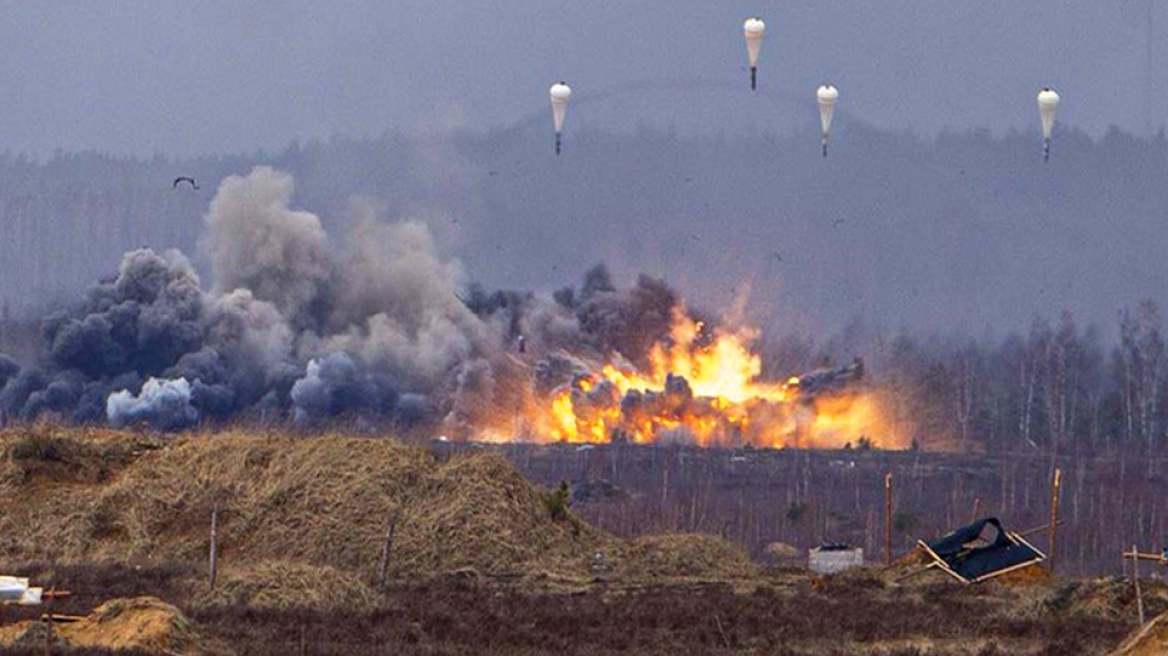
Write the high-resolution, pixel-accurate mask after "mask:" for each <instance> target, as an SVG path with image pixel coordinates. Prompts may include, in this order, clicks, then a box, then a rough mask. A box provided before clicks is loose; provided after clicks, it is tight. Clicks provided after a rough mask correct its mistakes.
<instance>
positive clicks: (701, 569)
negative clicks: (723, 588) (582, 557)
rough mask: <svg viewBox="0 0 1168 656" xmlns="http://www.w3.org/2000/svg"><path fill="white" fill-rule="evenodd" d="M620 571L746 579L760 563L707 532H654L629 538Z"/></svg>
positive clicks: (633, 574)
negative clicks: (673, 533)
mask: <svg viewBox="0 0 1168 656" xmlns="http://www.w3.org/2000/svg"><path fill="white" fill-rule="evenodd" d="M618 572H619V573H620V574H622V575H624V576H626V577H629V578H642V577H643V578H649V579H653V578H679V577H680V578H685V577H694V578H745V577H749V576H754V575H757V574H758V572H759V568H758V565H756V564H755V563H754V561H752V560H751V559H750V556H749V555H747V553H746V552H745V551H744V550H743V549H742V548H741V547H739V546H738V545H734V544H731V543H729V542H727V541H725V540H723V539H721V538H719V537H717V536H713V535H704V534H678V535H651V536H645V537H640V538H636V539H633V540H630V541H629V542H628V543H627V544H626V545H624V549H623V550H622V553H621V564H620V567H619V569H618Z"/></svg>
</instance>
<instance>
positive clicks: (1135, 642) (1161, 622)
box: [1110, 613, 1168, 656]
mask: <svg viewBox="0 0 1168 656" xmlns="http://www.w3.org/2000/svg"><path fill="white" fill-rule="evenodd" d="M1162 654H1168V613H1165V614H1163V615H1160V616H1159V617H1156V618H1155V619H1153V620H1152V621H1151V622H1148V623H1146V624H1144V625H1143V626H1141V627H1139V628H1138V629H1136V630H1135V631H1133V632H1132V634H1131V635H1129V636H1128V637H1127V639H1125V640H1124V641H1123V642H1122V643H1121V644H1120V645H1119V648H1118V649H1116V650H1115V651H1113V652H1111V654H1110V656H1161V655H1162Z"/></svg>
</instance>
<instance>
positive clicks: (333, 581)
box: [196, 562, 379, 612]
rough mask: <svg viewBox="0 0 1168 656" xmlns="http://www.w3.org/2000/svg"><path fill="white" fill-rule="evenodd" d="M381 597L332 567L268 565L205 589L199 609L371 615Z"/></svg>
mask: <svg viewBox="0 0 1168 656" xmlns="http://www.w3.org/2000/svg"><path fill="white" fill-rule="evenodd" d="M378 601H379V598H378V595H377V593H376V592H374V591H373V589H372V588H371V587H370V586H369V585H368V584H366V583H365V581H363V580H361V579H360V578H358V577H356V576H353V575H352V574H347V573H345V572H342V571H339V570H336V569H334V568H332V567H327V566H325V567H321V566H314V565H303V564H298V563H287V562H265V563H259V564H258V565H255V566H252V567H247V568H241V569H238V570H234V571H231V572H228V573H226V574H224V575H222V576H221V577H220V580H219V583H218V585H217V586H216V587H215V590H214V591H210V590H204V591H203V593H202V594H201V595H200V598H199V599H198V600H197V602H196V603H197V604H198V605H200V606H208V607H214V606H239V607H248V608H258V609H264V610H305V609H313V610H320V611H339V610H346V611H354V612H369V611H370V610H372V609H373V608H375V607H376V606H377V603H378Z"/></svg>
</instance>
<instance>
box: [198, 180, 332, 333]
mask: <svg viewBox="0 0 1168 656" xmlns="http://www.w3.org/2000/svg"><path fill="white" fill-rule="evenodd" d="M292 191H293V185H292V176H290V175H288V174H286V173H281V172H279V171H276V170H274V169H271V168H269V167H266V166H261V167H257V168H256V169H255V170H253V171H252V172H251V174H250V175H248V176H247V177H246V178H244V177H240V176H235V175H233V176H229V177H228V178H226V179H225V180H223V182H222V183H220V185H219V191H218V193H216V194H215V199H214V200H212V201H211V209H210V211H209V212H208V213H207V216H206V218H205V223H206V233H205V234H204V236H203V239H202V240H201V242H200V248H201V249H202V250H203V252H204V253H205V254H206V255H207V258H208V259H209V260H210V261H211V274H212V278H213V280H214V285H213V286H212V289H211V292H212V294H223V293H227V292H231V291H234V290H236V289H247V290H249V291H251V293H252V294H253V295H254V296H255V298H257V299H260V300H262V301H268V302H270V303H272V304H273V305H275V306H276V308H277V309H278V310H279V311H280V313H281V314H282V315H283V316H285V317H288V318H289V319H291V320H292V322H293V323H295V324H297V325H303V324H306V323H311V322H310V321H309V320H310V316H311V314H312V313H313V312H314V310H315V309H316V308H315V307H314V306H315V305H316V304H317V303H318V302H320V301H321V300H322V298H323V296H324V294H325V293H326V288H327V286H328V285H329V282H330V280H331V276H332V257H331V254H330V252H329V247H328V239H327V237H326V235H325V232H324V228H323V227H322V226H321V222H320V218H319V217H317V216H316V215H315V214H313V213H311V212H303V211H297V210H293V209H291V208H290V207H289V203H290V202H291V200H292Z"/></svg>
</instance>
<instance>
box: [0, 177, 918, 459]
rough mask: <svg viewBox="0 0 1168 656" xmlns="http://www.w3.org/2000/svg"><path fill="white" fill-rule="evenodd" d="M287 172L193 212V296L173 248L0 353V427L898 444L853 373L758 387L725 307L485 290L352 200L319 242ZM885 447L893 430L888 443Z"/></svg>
mask: <svg viewBox="0 0 1168 656" xmlns="http://www.w3.org/2000/svg"><path fill="white" fill-rule="evenodd" d="M292 196H293V183H292V180H291V178H290V177H289V176H288V175H285V174H283V173H280V172H278V171H275V170H273V169H270V168H265V167H259V168H256V169H255V170H253V171H252V172H251V173H250V174H249V175H247V176H245V177H243V176H231V177H228V178H226V179H225V180H223V182H222V183H221V184H220V186H219V189H218V192H217V193H216V195H215V198H214V200H213V201H212V202H211V204H210V207H209V209H208V211H207V213H206V215H205V217H204V232H203V236H202V238H201V239H200V255H201V256H202V257H204V258H205V259H206V261H207V262H208V265H209V266H208V268H209V271H210V283H209V284H206V285H204V284H203V282H202V281H201V280H200V277H199V275H198V274H197V273H196V272H195V269H194V267H193V266H192V264H191V262H190V260H189V259H188V258H187V257H186V256H185V255H184V254H183V253H180V252H178V251H175V250H168V251H164V252H155V251H153V250H149V249H142V250H137V251H133V252H130V253H127V254H126V255H125V257H124V258H123V260H122V262H121V264H120V265H119V267H118V270H117V274H116V275H115V276H113V277H111V278H110V279H108V280H105V281H102V282H101V283H99V284H97V285H95V286H94V287H92V288H91V289H90V290H89V291H88V292H87V293H86V294H85V296H84V298H83V299H82V300H80V301H79V302H78V303H76V304H74V305H73V306H71V307H69V308H67V309H64V310H61V311H59V312H56V313H53V314H52V315H51V316H49V317H47V318H45V320H44V321H43V326H42V335H43V348H42V351H43V356H42V357H41V358H40V359H39V360H38V361H36V362H33V363H28V364H26V365H24V366H21V365H20V364H18V363H17V362H16V361H15V360H13V359H12V358H8V357H4V356H0V412H2V413H3V416H4V418H5V419H7V420H16V421H26V422H31V421H35V420H37V419H38V418H44V417H48V418H52V419H55V420H57V421H60V422H64V423H76V424H92V423H108V424H109V425H111V426H114V427H125V426H130V425H149V426H152V427H155V428H159V429H165V430H177V429H182V428H186V427H189V426H192V425H196V424H202V423H207V422H210V423H216V422H224V421H228V420H237V419H244V420H247V421H254V422H261V423H269V422H295V423H296V424H297V425H301V426H314V425H315V426H320V425H329V424H331V423H333V422H337V421H342V420H343V421H347V422H351V423H350V425H352V424H353V423H355V425H356V426H358V427H361V428H364V429H369V430H380V429H390V430H396V431H398V432H409V431H411V430H415V429H416V430H417V431H419V432H423V433H428V434H433V433H437V432H440V433H442V434H444V435H447V436H450V437H452V438H454V439H460V440H461V439H473V440H483V441H504V440H514V439H527V440H532V441H568V442H609V441H614V440H616V441H630V442H637V443H644V442H657V441H681V442H686V443H696V444H701V445H711V444H720V445H755V446H768V447H778V446H794V445H799V446H842V445H844V444H847V443H860V442H861V441H867V442H871V443H874V444H877V445H885V446H904V445H906V442H907V440H906V438H905V436H904V434H899V435H898V434H894V432H893V431H892V430H891V429H890V428H889V423H888V422H887V421H886V420H885V419H884V412H883V407H884V405H885V404H884V401H883V397H882V393H881V392H880V390H879V389H878V388H875V387H872V386H870V385H868V384H867V381H866V380H865V379H864V371H863V366H862V364H861V363H859V362H856V363H854V364H853V365H851V366H848V367H842V368H838V369H834V370H833V369H825V370H823V371H817V372H813V373H811V374H810V375H806V376H801V377H796V378H791V379H789V380H785V381H768V380H765V379H764V377H763V376H762V375H761V374H762V362H761V359H760V357H759V356H758V355H757V353H755V351H754V346H755V341H756V340H757V338H758V332H757V331H756V330H754V329H752V328H751V327H749V326H748V325H747V324H746V323H745V321H744V320H743V319H742V316H743V315H744V313H743V312H742V311H741V304H739V307H738V309H737V311H733V312H730V313H729V314H728V316H726V317H721V318H717V317H713V316H706V315H705V314H704V313H701V312H695V311H693V310H691V309H689V308H687V307H686V306H685V305H684V303H683V302H682V300H681V299H680V297H679V295H678V294H677V293H676V292H675V291H673V290H672V289H670V288H669V287H668V286H667V285H666V284H665V283H664V282H662V281H660V280H655V279H652V278H649V277H646V276H642V277H640V278H639V279H637V281H636V282H635V284H633V285H632V286H631V287H627V288H618V287H617V285H615V284H614V283H613V281H612V280H611V278H610V276H609V274H608V272H607V270H606V269H604V268H603V267H597V268H595V269H593V270H591V271H589V272H588V273H587V274H586V275H585V277H584V280H583V282H582V284H581V285H580V286H579V287H570V288H565V289H561V290H558V291H555V292H554V293H551V294H548V293H543V292H513V291H499V292H493V293H490V292H487V291H485V290H483V289H482V288H481V287H478V286H476V285H473V284H468V282H467V280H466V277H465V275H464V274H463V272H462V269H461V267H460V265H459V264H458V262H456V261H447V260H443V259H442V258H441V257H440V256H439V255H438V253H437V251H436V249H435V246H434V243H433V240H432V239H431V236H430V234H429V232H428V230H427V229H426V227H425V225H424V224H421V223H412V222H405V223H389V222H385V221H382V220H381V219H379V218H378V217H377V216H376V214H375V213H374V212H373V211H371V210H368V209H366V208H364V207H363V206H360V205H355V206H354V207H355V209H354V210H353V211H354V212H355V213H356V214H357V216H356V218H355V220H354V225H355V226H356V227H355V228H354V229H353V230H352V232H351V234H350V235H348V238H347V240H345V241H343V242H342V243H335V242H334V241H333V240H332V239H330V237H329V236H328V235H327V234H326V233H325V231H324V229H323V227H322V222H321V220H320V218H319V217H317V216H316V215H314V214H312V213H309V212H305V211H300V210H297V209H295V208H293V207H292V206H291V199H292ZM901 432H902V433H904V431H903V430H902V431H901Z"/></svg>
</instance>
